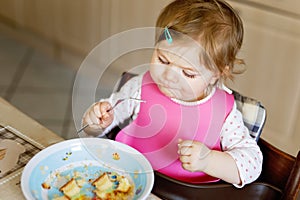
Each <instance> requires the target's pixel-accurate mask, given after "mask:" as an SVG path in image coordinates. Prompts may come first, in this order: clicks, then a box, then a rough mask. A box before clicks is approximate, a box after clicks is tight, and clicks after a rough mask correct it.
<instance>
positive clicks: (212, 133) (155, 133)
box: [116, 72, 234, 183]
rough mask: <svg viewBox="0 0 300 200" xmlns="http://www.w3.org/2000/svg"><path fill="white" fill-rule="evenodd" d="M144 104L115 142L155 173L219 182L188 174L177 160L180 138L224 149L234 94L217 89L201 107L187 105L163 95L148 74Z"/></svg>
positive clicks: (143, 91)
mask: <svg viewBox="0 0 300 200" xmlns="http://www.w3.org/2000/svg"><path fill="white" fill-rule="evenodd" d="M141 98H142V99H143V100H145V101H146V103H141V105H140V112H139V114H138V116H137V118H136V119H135V120H134V121H133V122H131V123H130V124H129V125H128V126H126V127H125V128H124V129H122V130H121V131H120V132H119V133H118V135H117V137H116V140H117V141H120V142H123V143H126V144H128V145H130V146H132V147H134V148H135V149H137V150H138V151H140V152H141V153H143V155H144V156H145V157H146V158H147V159H148V160H149V161H150V163H151V165H152V167H153V169H154V170H157V171H159V172H161V173H163V174H165V175H167V176H170V177H172V178H175V179H178V180H181V181H185V182H190V183H201V182H213V181H217V180H219V179H217V178H214V177H211V176H209V175H207V174H205V173H203V172H189V171H186V170H184V169H183V168H182V167H181V162H180V161H179V159H178V154H177V151H178V146H177V144H178V139H179V138H181V139H183V140H197V141H201V142H203V143H204V144H205V145H207V146H208V147H209V148H211V149H214V150H221V147H220V132H221V129H222V126H223V123H224V121H225V119H226V117H227V115H228V114H229V113H230V111H231V110H232V107H233V103H234V98H233V95H230V94H228V93H226V92H225V91H223V90H220V89H216V91H215V93H214V94H213V96H212V97H211V98H210V99H209V100H207V101H205V102H204V103H202V104H199V105H194V106H184V105H180V104H177V103H175V102H174V101H172V100H171V99H170V98H168V97H166V96H165V95H164V94H162V93H161V92H160V91H159V89H158V87H157V85H156V84H155V83H154V82H153V80H152V78H151V76H150V73H149V72H147V73H146V74H145V75H144V77H143V81H142V90H141Z"/></svg>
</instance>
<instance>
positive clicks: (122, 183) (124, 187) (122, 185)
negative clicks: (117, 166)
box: [116, 176, 131, 193]
mask: <svg viewBox="0 0 300 200" xmlns="http://www.w3.org/2000/svg"><path fill="white" fill-rule="evenodd" d="M130 188H131V185H130V183H129V181H128V179H127V178H125V177H124V176H123V177H121V178H120V180H119V185H118V187H117V189H116V190H117V191H120V192H124V193H126V192H128V191H129V190H130Z"/></svg>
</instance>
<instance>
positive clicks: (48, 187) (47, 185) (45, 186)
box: [42, 182, 51, 190]
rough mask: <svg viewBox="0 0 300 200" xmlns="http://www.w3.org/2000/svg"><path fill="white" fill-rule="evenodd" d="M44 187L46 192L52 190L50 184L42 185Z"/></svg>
mask: <svg viewBox="0 0 300 200" xmlns="http://www.w3.org/2000/svg"><path fill="white" fill-rule="evenodd" d="M42 187H43V188H44V189H46V190H49V189H51V185H49V184H48V183H46V182H45V183H42Z"/></svg>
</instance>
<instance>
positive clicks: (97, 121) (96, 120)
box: [89, 111, 101, 125]
mask: <svg viewBox="0 0 300 200" xmlns="http://www.w3.org/2000/svg"><path fill="white" fill-rule="evenodd" d="M100 118H101V117H98V116H97V115H96V114H95V112H93V111H91V112H90V113H89V119H90V122H91V123H89V124H90V125H92V124H100Z"/></svg>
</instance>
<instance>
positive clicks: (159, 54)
mask: <svg viewBox="0 0 300 200" xmlns="http://www.w3.org/2000/svg"><path fill="white" fill-rule="evenodd" d="M156 50H157V55H158V56H162V57H164V59H166V60H167V61H168V62H170V60H169V59H168V58H167V57H166V56H165V55H164V53H163V52H162V51H161V50H160V49H159V48H157V49H156ZM170 63H172V62H170ZM173 64H175V65H176V66H179V67H180V68H182V69H185V70H190V71H193V72H197V73H198V71H197V70H195V69H194V68H190V67H186V66H182V65H177V64H176V63H173Z"/></svg>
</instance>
